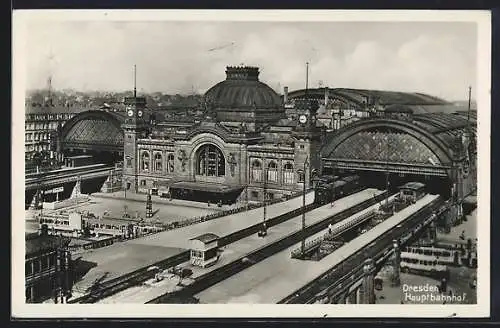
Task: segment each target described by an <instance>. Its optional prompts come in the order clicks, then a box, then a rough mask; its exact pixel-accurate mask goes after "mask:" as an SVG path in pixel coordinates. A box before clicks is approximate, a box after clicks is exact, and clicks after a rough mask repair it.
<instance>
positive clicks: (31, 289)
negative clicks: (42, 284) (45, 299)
mask: <svg viewBox="0 0 500 328" xmlns="http://www.w3.org/2000/svg"><path fill="white" fill-rule="evenodd" d="M29 289H30V303H34V302H35V286H30V287H29Z"/></svg>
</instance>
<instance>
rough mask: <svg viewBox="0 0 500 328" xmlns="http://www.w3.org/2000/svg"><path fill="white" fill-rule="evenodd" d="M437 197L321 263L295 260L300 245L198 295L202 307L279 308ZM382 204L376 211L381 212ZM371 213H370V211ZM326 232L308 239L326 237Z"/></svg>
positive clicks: (381, 226)
mask: <svg viewBox="0 0 500 328" xmlns="http://www.w3.org/2000/svg"><path fill="white" fill-rule="evenodd" d="M435 197H436V196H431V195H428V196H425V197H424V198H423V199H421V200H420V201H418V202H417V203H415V204H413V205H411V206H409V207H408V208H406V209H404V210H402V211H401V212H399V213H397V214H396V215H394V216H392V217H390V218H388V219H387V220H386V221H384V222H382V223H380V224H378V225H377V226H375V227H374V228H373V229H371V230H369V231H368V232H366V233H364V234H362V235H361V236H359V237H357V238H355V239H354V240H352V241H350V242H349V243H347V244H345V245H344V246H342V247H340V248H339V249H337V250H336V251H334V252H333V253H331V254H329V255H328V256H326V257H325V258H323V259H321V260H320V261H303V260H298V259H293V258H291V256H290V253H291V251H292V250H293V249H296V248H297V247H299V246H300V243H297V244H295V245H293V246H291V247H289V248H287V249H285V250H283V251H281V252H280V253H277V254H275V255H273V256H270V257H269V258H267V259H265V260H263V261H261V262H259V263H257V264H256V265H254V266H252V267H250V268H248V269H246V270H244V271H242V272H240V273H237V274H235V275H233V276H232V277H230V278H228V279H226V280H224V281H222V282H220V283H218V284H216V285H214V286H212V287H210V288H208V289H206V290H204V291H202V292H200V293H198V294H197V295H195V297H197V298H199V300H200V303H208V304H212V303H251V304H252V303H259V304H276V303H278V302H279V301H280V300H282V299H284V298H285V297H287V296H288V295H290V294H292V293H294V291H296V290H298V289H299V288H301V287H302V286H305V285H307V284H308V283H310V282H311V281H313V280H314V279H316V278H317V277H319V276H321V275H322V274H323V273H325V272H327V271H329V270H331V269H332V268H334V267H335V266H336V265H338V264H339V263H340V262H341V261H342V260H344V259H346V258H348V257H349V256H351V255H352V254H354V253H355V252H356V251H358V250H359V249H361V248H363V247H365V246H366V245H368V244H370V243H371V242H372V241H373V240H375V239H376V238H377V237H378V236H380V235H381V234H383V233H385V232H386V231H389V230H390V229H393V228H394V227H395V226H396V225H398V224H399V223H401V222H403V221H404V220H406V218H407V217H408V216H410V215H411V214H412V213H415V212H416V211H418V210H419V209H421V208H423V207H425V206H426V205H427V204H429V203H430V202H431V201H432V200H434V199H435ZM378 206H379V205H378V204H376V205H373V206H372V208H373V209H375V208H378ZM367 210H368V209H367ZM324 233H325V232H324V231H322V232H320V233H318V234H316V235H313V236H310V237H309V238H308V239H314V238H316V237H319V236H320V235H322V234H324Z"/></svg>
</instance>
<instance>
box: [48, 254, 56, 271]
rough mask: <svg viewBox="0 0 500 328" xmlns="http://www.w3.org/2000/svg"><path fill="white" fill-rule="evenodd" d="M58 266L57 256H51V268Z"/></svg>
mask: <svg viewBox="0 0 500 328" xmlns="http://www.w3.org/2000/svg"><path fill="white" fill-rule="evenodd" d="M55 265H56V254H50V256H49V267H51V268H52V267H54V266H55Z"/></svg>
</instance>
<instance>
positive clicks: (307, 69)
mask: <svg viewBox="0 0 500 328" xmlns="http://www.w3.org/2000/svg"><path fill="white" fill-rule="evenodd" d="M308 90H309V62H306V91H305V95H306V98H307V94H308Z"/></svg>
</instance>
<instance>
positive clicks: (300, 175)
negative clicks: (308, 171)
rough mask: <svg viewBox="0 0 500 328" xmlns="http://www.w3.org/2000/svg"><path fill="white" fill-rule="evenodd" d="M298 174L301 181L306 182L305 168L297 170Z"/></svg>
mask: <svg viewBox="0 0 500 328" xmlns="http://www.w3.org/2000/svg"><path fill="white" fill-rule="evenodd" d="M297 175H298V177H299V181H298V182H299V183H304V181H305V175H304V171H303V170H298V171H297Z"/></svg>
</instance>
